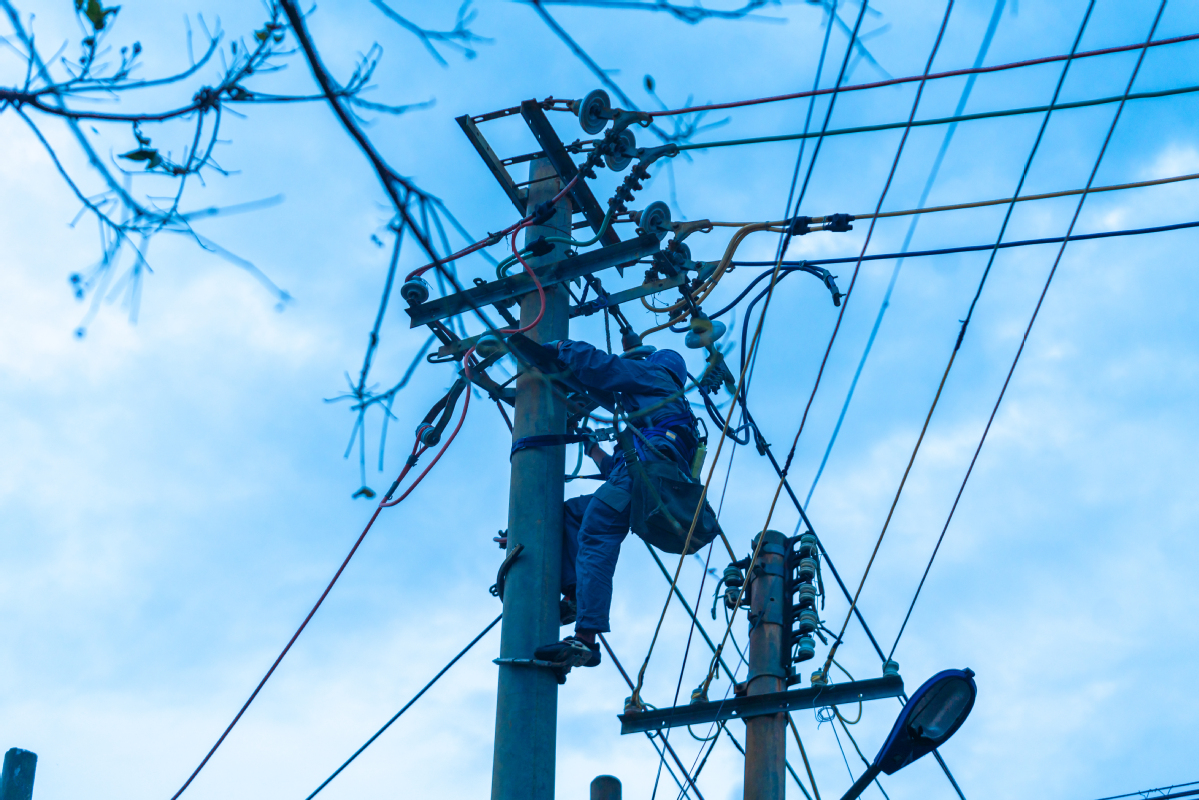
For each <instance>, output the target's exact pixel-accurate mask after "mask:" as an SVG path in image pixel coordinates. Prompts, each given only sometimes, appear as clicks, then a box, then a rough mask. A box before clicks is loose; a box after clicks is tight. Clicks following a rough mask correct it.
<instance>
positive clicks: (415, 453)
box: [171, 348, 473, 800]
mask: <svg viewBox="0 0 1199 800" xmlns="http://www.w3.org/2000/svg"><path fill="white" fill-rule="evenodd" d="M472 351H473V348H472ZM467 355H468V357H469V355H470V354H469V353H468V354H467ZM468 375H469V367H468ZM468 379H469V378H468ZM465 395H466V397H465V400H464V402H463V406H462V416H461V417H460V418H459V420H458V425H457V426H456V427H455V428H454V431H453V433H451V434H450V437H449V438H448V439H447V440H446V443H445V444H444V445H443V446H442V448H441V450H439V451H438V452H437V455H436V456H435V457H434V459H433V460H432V461H431V462H430V463H429V466H428V467H426V468H425V470H424V471H423V472H422V473H421V474H420V475H419V476H417V478H416V480H414V481H413V482H412V485H411V486H409V487H408V489H407V490H405V491H404V493H403V494H402V495H401V496H400V497H399V498H397V499H396V500H394V501H391V497H392V495H393V494H394V493H395V491H396V489H397V488H398V487H399V485H400V482H401V481H403V480H404V478H405V476H407V474H408V473H409V471H411V469H412V468H413V467H414V466H415V465H416V463H417V460H418V459H419V458H420V457H421V456H422V455H423V454H424V453H425V451H427V450H428V449H429V448H428V447H427V446H426V445H424V444H423V443H422V442H421V441H420V437H419V433H420V431H418V436H417V439H416V443H415V444H414V445H413V447H412V454H411V455H410V456H409V457H408V461H407V462H406V463H405V464H404V468H403V469H402V470H401V471H400V474H399V476H398V477H396V479H395V482H393V483H392V484H391V488H390V489H388V490H387V494H385V495H384V496H383V497H382V499H380V500H379V505H378V506H376V507H375V512H374V513H373V514H371V517H370V519H369V520H368V521H367V523H366V527H364V528H363V529H362V533H360V534H359V535H358V538H357V540H355V542H354V546H353V547H351V548H350V552H349V553H347V554H346V557H345V559H344V560H343V561H342V562H341V566H339V567H338V568H337V571H336V572H335V573H333V578H332V579H331V580H330V581H329V584H328V585H327V586H326V587H325V590H324V591H323V592H321V595H320V597H319V598H317V601H316V603H315V604H314V605H313V606H312V610H310V611H309V612H308V614H307V616H305V617H304V621H303V622H301V623H300V627H298V628H297V629H296V632H295V633H293V634H292V636H291V638H290V639H289V640H288V641H287V644H286V645H285V646H284V647H283V650H282V651H281V652H280V653H279V655H278V657H276V658H275V661H274V663H272V664H271V666H270V669H268V670H267V671H266V674H265V675H263V676H262V680H260V681H259V682H258V685H257V686H255V687H254V691H253V692H251V693H250V697H249V699H247V700H246V702H245V703H244V704H242V707H241V708H240V709H239V710H238V712H237V714H236V715H235V716H234V717H233V721H232V722H230V723H229V725H228V726H227V727H226V728H225V730H224V731H223V732H222V733H221V735H220V737H219V738H218V739H217V740H216V744H214V745H213V746H212V748H211V749H210V750H209V751H208V753H207V754H206V755H205V756H204V758H203V759H202V760H201V761H200V764H199V766H197V767H196V768H195V770H194V771H193V772H192V773H191V775H189V776H188V778H187V780H186V781H184V783H183V785H182V786H181V787H179V790H178V791H177V792H175V794H173V795H171V800H178V798H179V796H180V795H182V794H183V792H184V791H186V790H187V787H188V786H190V785H191V783H192V781H194V780H195V779H196V776H197V775H199V774H200V771H201V770H203V769H204V767H205V765H207V764H208V761H209V760H210V759H211V758H212V756H213V754H215V753H216V751H217V749H218V748H219V747H220V746H221V744H222V743H223V742H224V741H225V739H226V737H228V736H229V733H230V732H231V731H232V730H233V728H234V726H235V725H237V723H238V722H239V721H240V720H241V718H242V715H244V714H245V713H246V710H247V709H248V708H249V707H250V704H251V703H253V702H254V700H255V698H257V697H258V693H259V692H260V691H262V687H263V686H265V685H266V682H267V681H268V680H270V678H271V676H272V675H274V674H275V670H276V669H277V668H278V666H279V664H280V663H281V662H282V661H283V658H284V656H286V655H287V654H288V652H289V651H290V650H291V647H292V645H293V644H295V643H296V640H297V639H298V638H299V637H300V634H301V633H303V632H304V629H305V628H307V627H308V623H309V622H310V621H311V620H312V617H313V616H314V615H315V614H316V612H317V609H319V608H320V607H321V604H322V603H324V602H325V598H326V597H328V596H329V592H330V591H332V589H333V585H334V584H335V583H337V579H338V578H340V577H341V574H342V572H344V571H345V568H346V567H347V566H348V565H349V563H350V559H352V558H353V557H354V554H355V553H357V552H358V548H359V546H360V545H361V544H362V542H363V540H364V539H366V535H367V534H368V533H370V530H371V527H372V526H373V525H374V524H375V520H376V519H378V518H379V514H380V513H381V512H382V511H383V509H385V508H390V507H392V506H394V505H396V504H398V503H399V502H401V501H402V500H403V499H404V498H406V497H407V496H408V495H410V494H411V493H412V491H413V490H414V489H415V488H416V487H417V486H418V485H420V482H421V481H422V480H424V478H425V476H426V475H428V474H429V470H431V469H433V467H434V466H435V465H436V464H437V462H438V461H439V460H440V459H441V456H442V455H443V454H444V453H445V451H446V449H447V448H449V446H450V444H451V443H452V442H453V441H454V438H455V437H456V436H457V435H458V431H459V430H461V428H462V423H463V421H465V419H466V411H467V409H468V408H469V407H470V392H469V391H468V392H466V393H465ZM423 427H424V426H422V429H423Z"/></svg>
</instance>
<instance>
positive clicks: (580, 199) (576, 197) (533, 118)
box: [520, 100, 620, 245]
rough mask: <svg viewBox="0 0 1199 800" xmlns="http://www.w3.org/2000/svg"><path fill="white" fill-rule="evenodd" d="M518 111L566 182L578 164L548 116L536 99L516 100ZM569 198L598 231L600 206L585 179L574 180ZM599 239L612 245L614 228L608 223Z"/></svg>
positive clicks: (600, 215)
mask: <svg viewBox="0 0 1199 800" xmlns="http://www.w3.org/2000/svg"><path fill="white" fill-rule="evenodd" d="M520 115H521V116H522V117H524V120H525V124H527V125H528V126H529V130H530V131H532V132H533V136H534V137H536V139H537V143H538V144H540V145H541V148H542V149H543V150H544V151H545V157H546V158H548V159H549V160H550V163H551V164H553V165H554V169H555V170H557V171H558V174H559V175H561V176H562V181H563V182H564V183H570V181H571V180H572V179H573V178H574V176H575V175H577V174H578V173H579V169H578V167H576V166H575V162H574V160H573V159H571V157H570V154H569V153H567V152H566V148H565V147H564V146H563V144H562V140H561V139H559V138H558V134H557V133H556V132H555V131H554V128H553V126H552V125H550V121H549V119H547V118H546V116H545V112H544V111H542V110H541V106H540V105H538V104H537V102H536V101H533V100H526V101H525V102H523V103H521V104H520ZM570 195H571V199H572V200H573V202H574V206H575V208H577V209H578V210H579V211H581V212H583V216H584V217H585V218H586V219H587V223H588V224H589V225H591V229H592V230H593V231H596V232H598V231H599V229H600V227H601V226H602V225H603V224H604V209H603V208H601V207H600V204H599V202H598V201H597V200H596V199H595V195H594V194H592V193H591V187H590V186H588V185H587V183H586V181H583V180H580V181H577V182H576V183H575V185H574V187H573V188H572V189H571V190H570ZM600 241H601V242H603V243H604V244H605V245H613V244H616V243H617V242H619V241H620V237H619V236H617V235H616V231H614V230H613V229H612V226H608V230H607V231H605V232H604V235H603V236H601V237H600Z"/></svg>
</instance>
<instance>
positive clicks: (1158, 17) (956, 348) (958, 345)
mask: <svg viewBox="0 0 1199 800" xmlns="http://www.w3.org/2000/svg"><path fill="white" fill-rule="evenodd" d="M1166 2H1167V0H1162V3H1161V6H1159V8H1158V11H1157V15H1156V16H1155V17H1154V19H1153V25H1152V27H1151V28H1150V30H1149V36H1148V39H1149V40H1150V41H1152V39H1153V34H1154V32H1155V31H1156V30H1157V24H1158V22H1159V21H1160V20H1161V15H1162V13H1163V12H1164V11H1165V8H1166ZM1093 7H1094V0H1091V3H1090V4H1089V5H1088V6H1087V14H1086V16H1085V17H1084V19H1083V23H1082V27H1081V28H1080V30H1079V37H1078V38H1079V39H1081V38H1082V31H1083V30H1084V29H1085V28H1086V24H1087V21H1088V20H1089V18H1090V12H1091V9H1092V8H1093ZM1077 42H1078V40H1076V41H1075V47H1077V46H1078V45H1077ZM1144 56H1145V50H1141V52H1140V55H1139V57H1138V58H1137V62H1136V66H1135V67H1134V68H1133V71H1132V74H1131V75H1130V76H1129V79H1128V84H1127V86H1126V87H1125V89H1124V96H1125V98H1127V97H1129V96H1130V93H1131V91H1132V87H1133V84H1134V82H1135V81H1136V77H1137V75H1138V74H1139V73H1140V69H1141V64H1142V63H1143V61H1144ZM1068 66H1069V63H1068V62H1067V68H1068ZM1066 71H1067V70H1066V69H1063V71H1062V80H1064V78H1065V74H1066ZM1058 87H1059V90H1060V87H1061V82H1059V83H1058ZM1123 110H1124V103H1121V104H1120V105H1119V106H1118V107H1117V109H1116V113H1115V115H1114V116H1113V117H1112V122H1111V125H1110V126H1109V127H1108V131H1107V135H1106V136H1105V137H1104V140H1103V146H1102V147H1101V148H1100V150H1099V155H1098V156H1097V157H1096V159H1095V165H1094V167H1093V168H1092V169H1091V174H1090V177H1089V179H1088V181H1087V184H1088V185H1090V184H1091V183H1093V182H1094V180H1095V175H1096V174H1097V173H1098V172H1099V166H1100V164H1101V163H1102V162H1103V156H1104V154H1105V153H1106V152H1107V147H1108V144H1109V143H1110V142H1111V138H1112V134H1113V133H1114V132H1115V130H1116V124H1117V123H1118V122H1119V121H1120V116H1121V113H1122V112H1123ZM1048 117H1049V115H1048V114H1046V122H1047V121H1048ZM1042 132H1044V124H1043V125H1042ZM1039 143H1040V136H1038V137H1037V143H1036V144H1039ZM1036 144H1034V154H1033V155H1035V149H1036ZM1031 161H1032V155H1030V157H1029V162H1028V164H1026V166H1025V173H1024V175H1022V176H1021V185H1023V181H1024V177H1025V176H1026V175H1027V170H1028V167H1029V166H1031ZM1017 194H1019V191H1017ZM1085 202H1086V194H1085V193H1084V194H1083V195H1082V197H1081V198H1080V199H1079V202H1078V206H1077V207H1076V208H1075V210H1074V216H1073V217H1072V218H1071V220H1070V226H1069V228H1068V229H1067V231H1066V236H1065V237H1063V241H1062V243H1061V248H1059V250H1058V254H1057V257H1056V258H1055V259H1054V262H1053V267H1052V269H1051V270H1050V273H1049V279H1048V280H1047V281H1046V284H1045V288H1044V289H1043V290H1042V292H1041V297H1040V299H1039V300H1038V301H1037V306H1036V309H1035V310H1034V312H1033V318H1032V320H1033V321H1035V320H1036V314H1037V313H1038V312H1039V310H1040V307H1041V303H1042V302H1043V301H1044V298H1045V293H1046V292H1048V290H1049V281H1052V279H1053V276H1054V274H1055V273H1056V271H1057V267H1058V264H1059V263H1060V262H1061V257H1062V254H1063V253H1064V252H1065V249H1066V244H1067V243H1068V242H1069V240H1070V234H1071V233H1072V232H1073V230H1074V225H1075V224H1076V223H1077V222H1078V216H1079V214H1080V213H1081V212H1082V207H1083V204H1084V203H1085ZM1010 209H1011V206H1009V216H1010ZM1000 235H1001V236H1002V233H1001V234H1000ZM992 261H993V258H992ZM989 270H990V265H988V272H989ZM986 277H987V273H984V275H983V281H984V282H985V281H986ZM982 285H983V284H982V283H980V284H979V292H980V293H981V291H982ZM977 302H978V295H977V294H976V295H975V298H974V302H973V303H972V304H971V308H970V313H969V314H967V317H966V319H965V320H964V321H963V322H962V328H961V332H960V333H959V334H958V338H957V342H956V344H955V345H954V349H953V352H952V354H951V355H950V358H949V363H948V364H947V365H946V369H945V374H944V375H942V377H941V383H940V385H939V386H938V388H937V393H936V395H935V396H934V398H933V402H932V405H931V406H930V408H929V412H928V416H927V417H925V421H924V425H923V427H922V428H921V433H920V436H919V438H918V439H917V441H916V446H915V448H914V449H913V450H912V456H911V458H910V459H909V460H908V465H907V467H906V468H905V470H904V474H903V478H901V480H900V484H899V488H898V490H897V491H896V494H895V499H894V500H893V501H892V503H891V509H890V510H889V511H888V513H887V518H886V520H885V521H884V523H883V528H882V531H881V532H880V533H879V538H878V541H877V542H876V543H875V545H874V551H873V552H872V553H871V555H870V560H869V561H868V562H867V563H866V569H865V571H864V572H863V573H862V580H861V582H860V583H859V584H858V590H857V592H856V593H855V595H854V600H855V602H856V600H857V598H858V597H860V596H861V593H862V588H863V586H865V583H866V578H867V577H869V575H870V568H871V566H872V565H873V563H874V559H875V557H876V556H877V555H878V550H879V547H880V546H881V545H882V540H883V537H884V536H885V535H886V532H887V527H888V525H889V523H890V521H891V518H892V516H893V515H894V513H895V506H896V505H897V504H898V502H899V497H900V495H901V493H902V492H903V487H904V485H905V484H906V482H907V476H908V474H909V473H910V472H911V469H912V464H913V462H914V461H915V459H916V453H917V452H918V451H919V449H920V444H921V442H922V441H923V439H924V432H925V431H927V430H928V424H929V421H930V420H931V419H932V415H933V411H934V410H935V409H936V406H937V401H938V400H939V399H940V396H941V391H942V389H943V388H944V386H945V380H946V378H948V377H949V370H950V369H951V368H952V367H953V362H954V359H955V358H956V356H957V353H958V351H959V350H960V348H961V344H962V339H963V338H964V337H965V335H966V327H967V325H968V324H969V321H970V316H971V314H973V311H974V307H975V304H976V303H977ZM1029 330H1031V323H1030V326H1029V328H1028V329H1026V334H1025V335H1026V336H1027V331H1029ZM1020 352H1023V342H1021V348H1020V350H1019V351H1018V353H1017V358H1019V353H1020ZM1012 369H1013V370H1014V369H1015V362H1013V367H1012ZM1001 399H1002V395H1001ZM848 625H849V617H848V616H847V617H846V619H845V622H844V624H843V625H842V628H841V633H842V635H844V633H845V628H846V627H848ZM838 644H839V642H834V643H833V646H832V648H830V651H829V655H828V658H827V659H826V661H825V664H824V667H823V670H822V672H823V673H824V674H825V675H826V676H827V675H828V669H829V665H830V663H831V662H832V658H833V656H834V655H835V654H836V650H837V646H838Z"/></svg>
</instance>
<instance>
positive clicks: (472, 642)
mask: <svg viewBox="0 0 1199 800" xmlns="http://www.w3.org/2000/svg"><path fill="white" fill-rule="evenodd" d="M502 618H503V614H500V615H499V616H498V617H496V618H495V619H494V620H492V621H491V624H490V625H488V626H487V627H486V628H484V629H483V630H482V631H480V632H479V635H478V636H476V637H475V638H473V639H471V640H470V643H469V644H468V645H466V647H464V648H462V649H461V650H460V651H459V652H458V655H456V656H454V657H453V658H451V659H450V661H449V663H448V664H446V665H445V666H444V667H442V668H441V671H440V672H438V673H437V674H436V675H434V676H433V678H432V680H430V681H429V682H428V683H426V684H425V685H424V686H423V687H421V690H420V691H419V692H417V693H416V694H415V695H413V697H412V699H411V700H409V701H408V702H407V703H405V704H404V707H403V708H401V709H400V710H399V711H397V712H396V713H395V716H393V717H392V718H391V719H389V720H387V722H385V723H384V724H383V727H382V728H380V729H379V730H378V731H376V732H375V735H374V736H372V737H371V738H369V739H367V740H366V743H365V744H363V745H362V747H359V748H358V749H357V750H355V751H354V754H353V755H351V756H350V757H349V758H347V759H346V760H345V762H344V763H343V764H342V765H341V766H340V767H338V768H337V769H335V770H334V771H333V774H332V775H330V776H329V777H328V778H325V781H324V783H322V784H321V785H320V786H318V787H316V790H315V791H313V792H312V794H310V795H308V797H306V798H304V800H312V798H314V797H316V796H317V795H318V794H320V792H321V790H322V789H324V788H325V787H326V786H328V785H329V783H330V782H331V781H332V780H333V779H334V778H336V777H337V776H338V775H340V774H341V771H342V770H344V769H345V768H346V767H348V766H350V762H352V761H353V760H354V759H356V758H358V756H360V755H362V751H364V750H366V748H368V747H370V746H371V745H372V744H374V742H375V740H376V739H378V738H379V737H380V736H382V735H383V731H385V730H387V729H388V728H390V727H391V724H392V723H393V722H395V721H396V720H397V719H399V718H400V717H401V716H402V715H403V713H404V712H405V711H407V710H408V709H409V708H411V707H412V705H413V704H414V703H415V702H416V701H417V700H419V699H421V697H422V696H423V695H424V693H425V692H427V691H429V689H430V688H431V687H432V686H433V684H435V683H437V681H438V680H439V679H440V678H441V676H442V675H444V674H446V673H447V672H449V669H450V667H452V666H454V665H455V664H457V663H458V660H459V659H461V658H462V657H463V656H464V655H466V654H467V653H468V652H470V649H471V648H472V647H474V646H475V645H476V644H478V643H479V640H480V639H482V638H483V637H484V636H486V635H487V634H488V632H489V631H490V630H491V629H492V628H494V627H495V626H496V625H498V624H499V621H500V620H501V619H502Z"/></svg>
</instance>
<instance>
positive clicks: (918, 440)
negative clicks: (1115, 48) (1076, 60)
mask: <svg viewBox="0 0 1199 800" xmlns="http://www.w3.org/2000/svg"><path fill="white" fill-rule="evenodd" d="M1094 7H1095V0H1090V3H1089V4H1088V5H1087V10H1086V13H1085V14H1084V15H1083V19H1082V24H1081V25H1080V26H1079V28H1078V35H1077V36H1076V37H1075V39H1074V46H1073V48H1072V49H1074V50H1077V49H1078V44H1079V42H1081V41H1082V35H1083V32H1084V31H1085V30H1086V27H1087V22H1088V21H1089V20H1090V18H1091V11H1092V9H1094ZM1150 38H1152V36H1150ZM1141 52H1142V53H1144V51H1143V50H1142V51H1141ZM1070 63H1071V62H1069V61H1067V62H1066V64H1065V66H1063V67H1062V72H1061V76H1060V77H1059V78H1058V83H1057V87H1056V88H1055V89H1054V93H1053V101H1054V102H1055V103H1056V102H1057V98H1058V96H1059V95H1060V93H1061V90H1062V85H1063V84H1064V83H1065V81H1066V75H1067V74H1068V72H1069V70H1070ZM1138 63H1139V62H1138ZM1051 105H1052V104H1051ZM1051 115H1052V112H1046V114H1045V118H1044V119H1043V120H1042V121H1041V129H1040V131H1039V132H1038V133H1037V138H1036V140H1034V142H1033V146H1032V149H1031V151H1030V152H1029V155H1028V159H1027V160H1026V161H1025V164H1024V171H1023V172H1022V173H1021V175H1020V181H1019V183H1018V184H1017V187H1016V191H1015V192H1014V194H1015V195H1017V196H1018V195H1019V194H1020V189H1021V188H1023V186H1024V180H1025V178H1026V177H1027V176H1028V170H1029V168H1030V167H1031V166H1032V161H1033V158H1034V157H1035V156H1036V154H1037V150H1038V149H1039V148H1040V144H1041V139H1042V137H1043V136H1044V133H1045V128H1046V127H1047V126H1048V124H1049V118H1050V116H1051ZM1084 197H1085V195H1084ZM1013 208H1015V204H1014V203H1013V204H1010V205H1008V210H1007V215H1006V216H1005V217H1004V220H1003V225H1002V227H1001V228H1000V231H999V237H998V240H1002V239H1003V234H1004V232H1005V231H1006V230H1007V223H1008V220H1010V219H1011V215H1012V209H1013ZM995 255H996V251H995V250H992V252H991V257H990V259H989V260H988V261H987V267H986V269H984V270H983V274H982V277H981V278H980V279H979V282H978V289H977V290H976V291H975V293H974V299H973V300H972V301H971V302H970V309H969V311H967V312H966V318H965V319H964V320H962V327H961V329H960V331H959V333H958V337H957V341H956V343H955V344H954V346H953V350H952V351H950V354H949V362H948V363H947V364H946V365H945V372H944V373H943V374H942V375H941V381H940V383H939V384H938V385H937V391H936V393H935V394H934V395H933V401H932V404H931V405H930V406H929V409H928V414H927V415H926V416H925V418H924V424H923V425H922V426H921V428H920V435H919V436H918V437H917V438H916V444H915V446H914V447H913V448H912V455H911V457H910V458H909V459H908V463H907V466H906V467H905V468H904V471H903V477H901V478H900V480H899V486H898V487H897V488H896V490H895V498H894V499H893V500H892V501H891V507H890V508H889V509H888V510H887V516H886V519H885V520H883V525H882V529H881V530H880V531H879V534H878V540H877V541H876V542H875V543H874V549H873V550H872V551H871V553H870V559H869V560H868V561H867V562H866V569H865V570H863V572H862V580H861V581H860V582H859V583H858V589H857V591H856V592H854V598H853V601H852V602H851V603H850V611H851V612H852V610H853V606H854V605H856V604H857V601H858V598H859V597H861V596H862V589H863V588H864V587H865V585H866V578H868V577H869V576H870V568H871V567H872V566H873V565H874V559H875V557H877V556H878V551H879V548H880V547H881V546H882V543H883V537H885V536H886V535H887V529H888V528H889V527H890V524H891V519H892V517H893V516H894V514H895V508H896V506H898V505H899V498H900V497H901V496H902V494H903V490H904V487H905V486H906V485H907V480H908V475H910V474H911V471H912V465H913V464H915V462H916V455H917V454H918V453H919V452H920V445H921V444H922V443H923V442H924V436H925V433H927V431H928V426H929V423H930V422H931V421H932V417H933V413H934V412H935V411H936V409H937V403H938V401H939V400H940V399H941V392H942V391H943V390H944V389H945V382H946V381H947V380H948V379H949V372H950V370H952V369H953V364H954V361H955V359H956V358H957V354H958V351H959V350H960V349H961V346H962V339H963V338H964V337H965V335H966V329H967V326H969V324H970V319H971V317H972V316H973V314H974V309H975V308H976V307H977V305H978V299H979V297H981V296H982V291H983V287H985V286H986V283H987V278H988V276H989V275H990V274H991V267H992V265H993V264H994V263H995ZM849 620H850V616H849V614H846V616H845V622H843V623H842V625H841V633H840V634H839V635H838V637H837V639H836V641H834V642H833V646H832V647H831V648H830V649H829V654H828V657H827V659H825V662H824V667H823V672H824V673H825V674H826V675H827V674H828V669H829V665H830V664H831V663H832V660H833V656H834V655H835V654H836V652H837V647H838V646H839V644H840V642H841V637H843V636H844V635H845V630H846V628H848V627H849Z"/></svg>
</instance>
